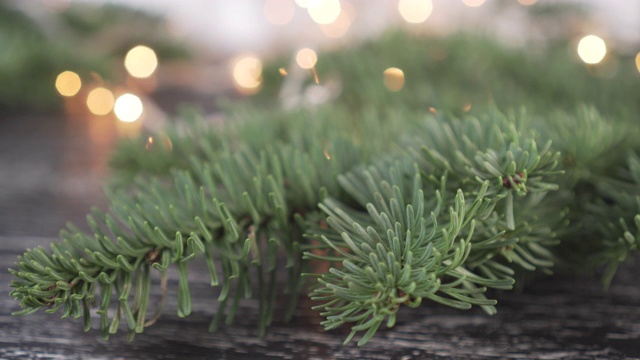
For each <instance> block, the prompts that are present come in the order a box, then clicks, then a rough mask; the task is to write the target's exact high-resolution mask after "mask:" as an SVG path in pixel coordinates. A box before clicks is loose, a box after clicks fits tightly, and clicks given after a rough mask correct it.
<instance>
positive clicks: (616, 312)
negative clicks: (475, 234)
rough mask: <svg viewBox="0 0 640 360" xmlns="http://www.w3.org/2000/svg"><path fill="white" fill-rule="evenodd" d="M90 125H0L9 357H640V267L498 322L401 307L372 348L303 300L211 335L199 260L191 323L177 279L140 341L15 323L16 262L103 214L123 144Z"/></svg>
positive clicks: (4, 322)
mask: <svg viewBox="0 0 640 360" xmlns="http://www.w3.org/2000/svg"><path fill="white" fill-rule="evenodd" d="M92 126H95V125H91V124H87V123H83V122H79V121H75V120H74V121H71V120H64V119H63V118H60V117H49V116H40V117H37V116H36V117H34V116H31V117H21V118H13V119H8V120H7V119H0V268H1V269H3V270H0V293H2V296H0V359H32V358H34V359H35V358H39V359H40V358H42V359H402V360H405V359H434V358H435V359H438V358H440V359H451V358H453V359H465V358H496V359H502V358H518V359H527V358H539V359H625V358H640V281H639V280H638V274H640V264H637V263H636V264H632V263H629V264H626V265H625V266H623V267H622V268H621V269H620V272H619V273H618V275H617V276H616V278H615V279H614V283H613V285H612V287H611V289H610V291H609V292H608V293H604V292H603V291H602V290H601V287H600V283H599V281H598V279H596V278H585V277H575V276H568V275H564V276H555V277H553V278H545V279H540V280H538V281H536V282H535V283H533V284H532V285H531V286H528V287H526V289H525V291H524V292H522V293H517V292H505V293H493V295H495V296H497V298H498V300H499V304H498V314H497V315H494V316H488V315H486V314H484V313H483V312H482V311H481V310H479V309H473V310H471V311H458V310H454V309H450V308H447V307H444V306H439V305H435V304H424V305H423V306H422V307H421V308H419V309H402V310H401V312H400V314H399V317H398V322H397V324H396V326H395V327H394V328H393V329H382V330H380V331H379V332H378V334H377V335H376V336H375V337H374V339H373V340H372V341H371V342H370V343H369V344H368V345H367V346H365V347H357V346H356V345H355V344H349V345H346V346H343V345H342V341H343V340H344V338H345V336H346V335H347V331H346V330H336V331H330V332H325V331H324V330H322V327H321V326H320V325H319V322H320V321H321V319H320V318H319V317H318V316H317V314H316V313H314V312H312V311H310V310H308V309H309V308H310V307H311V305H312V304H311V302H310V301H309V300H308V299H306V298H305V297H304V296H303V295H301V299H302V300H301V303H300V305H299V306H298V308H297V311H296V316H295V318H294V320H293V321H292V322H290V323H284V322H282V321H280V320H279V318H278V316H276V321H275V323H274V324H273V325H272V326H271V327H270V328H269V329H268V331H267V335H266V336H265V337H264V338H263V339H260V338H257V330H256V318H257V306H256V303H255V301H243V302H242V303H241V308H240V311H239V315H238V316H237V318H236V322H235V323H234V324H233V325H230V326H223V327H222V328H221V329H220V330H219V331H218V332H217V333H214V334H211V333H209V332H208V331H207V329H208V327H209V322H210V321H211V318H212V316H213V314H214V313H215V311H216V306H217V304H216V301H215V299H216V297H217V294H218V291H219V290H218V289H213V288H211V287H210V286H209V284H208V275H207V273H206V270H205V267H204V265H203V264H202V263H200V262H198V261H194V262H193V263H192V264H190V273H189V277H190V280H191V285H190V286H191V291H192V300H193V313H192V314H191V315H190V316H189V317H187V318H178V316H177V315H176V302H177V299H176V292H177V291H176V288H177V280H176V279H177V277H176V274H175V272H171V273H170V282H169V297H168V302H167V305H166V307H165V311H164V314H163V316H162V318H161V319H160V320H159V321H158V322H157V323H156V324H155V325H153V326H152V327H150V328H147V329H146V330H145V332H144V333H143V334H141V335H138V336H137V337H136V338H135V340H134V341H133V342H127V341H126V340H125V334H124V333H119V334H116V335H115V336H112V338H111V339H110V340H109V341H108V342H105V341H102V340H101V339H100V335H99V330H97V329H96V327H97V321H94V325H93V327H94V329H92V330H91V331H90V332H88V333H84V332H83V331H82V324H81V322H80V321H75V320H68V319H60V318H59V316H60V315H59V314H58V315H46V314H44V313H42V312H39V313H36V314H33V315H30V316H26V317H14V316H11V315H10V313H11V312H12V311H16V310H18V309H19V308H18V305H17V302H16V301H14V300H13V299H12V298H11V297H10V296H8V295H7V294H8V292H9V291H10V288H9V286H8V283H9V282H10V280H11V275H10V274H9V273H8V272H7V271H6V269H7V268H9V267H12V266H13V263H14V261H15V260H16V257H17V256H18V255H20V254H21V253H22V252H23V251H24V250H25V249H26V248H30V247H35V246H39V245H43V246H46V245H47V244H48V243H49V242H51V241H56V240H57V238H56V234H57V231H58V230H59V229H60V228H61V227H63V226H64V222H65V221H67V220H72V221H74V222H76V223H79V224H80V223H81V222H82V221H83V218H84V215H85V214H86V212H87V210H88V209H89V206H91V205H99V206H101V207H103V208H104V205H105V204H106V202H105V199H104V196H103V195H102V193H101V190H100V189H101V187H102V185H103V181H104V179H105V177H106V176H108V170H107V167H106V159H107V156H108V152H109V150H110V149H111V146H112V144H113V140H114V136H115V135H113V132H110V133H109V132H108V131H111V130H108V129H107V130H108V131H107V130H105V129H102V130H101V131H103V132H102V134H104V132H105V131H107V135H108V136H106V137H104V136H102V137H100V136H99V137H95V136H93V137H92V135H91V134H92V132H95V131H96V130H95V129H93V128H92ZM98 130H100V129H98ZM109 134H111V135H109ZM94 135H95V134H94ZM155 281H156V282H155V284H156V290H154V291H156V292H157V279H156V280H155ZM281 300H282V301H279V302H278V313H280V314H281V313H283V312H284V311H283V310H284V307H285V306H286V301H284V300H285V299H281Z"/></svg>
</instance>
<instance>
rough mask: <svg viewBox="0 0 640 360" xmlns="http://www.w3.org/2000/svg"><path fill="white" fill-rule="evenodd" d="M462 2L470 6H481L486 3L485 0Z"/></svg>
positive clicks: (464, 0)
mask: <svg viewBox="0 0 640 360" xmlns="http://www.w3.org/2000/svg"><path fill="white" fill-rule="evenodd" d="M462 2H463V3H464V4H465V5H467V6H468V7H479V6H482V4H484V2H485V0H462Z"/></svg>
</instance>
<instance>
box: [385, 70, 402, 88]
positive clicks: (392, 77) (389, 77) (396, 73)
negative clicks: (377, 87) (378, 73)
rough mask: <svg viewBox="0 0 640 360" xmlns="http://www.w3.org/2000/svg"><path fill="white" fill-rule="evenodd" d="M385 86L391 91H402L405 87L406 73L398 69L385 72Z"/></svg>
mask: <svg viewBox="0 0 640 360" xmlns="http://www.w3.org/2000/svg"><path fill="white" fill-rule="evenodd" d="M383 75H384V86H386V87H387V89H389V90H391V91H400V89H402V88H403V87H404V72H403V71H402V70H401V69H398V68H397V67H390V68H388V69H387V70H385V71H384V73H383Z"/></svg>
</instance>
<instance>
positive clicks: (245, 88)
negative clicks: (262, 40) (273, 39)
mask: <svg viewBox="0 0 640 360" xmlns="http://www.w3.org/2000/svg"><path fill="white" fill-rule="evenodd" d="M233 81H234V83H235V84H236V88H237V89H238V90H239V91H240V92H241V93H243V94H247V95H250V94H255V93H256V92H257V91H258V89H259V88H260V83H261V81H262V62H261V61H260V59H258V58H257V57H255V56H251V55H248V56H243V57H240V58H238V59H236V60H235V61H234V63H233Z"/></svg>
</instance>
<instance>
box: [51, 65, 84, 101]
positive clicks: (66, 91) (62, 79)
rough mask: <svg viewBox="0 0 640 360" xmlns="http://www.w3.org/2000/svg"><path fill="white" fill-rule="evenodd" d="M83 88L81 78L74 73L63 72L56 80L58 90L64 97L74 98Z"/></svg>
mask: <svg viewBox="0 0 640 360" xmlns="http://www.w3.org/2000/svg"><path fill="white" fill-rule="evenodd" d="M81 87H82V81H81V80H80V76H78V74H76V73H74V72H73V71H63V72H61V73H60V75H58V77H57V78H56V90H58V92H59V93H60V95H62V96H74V95H75V94H77V93H78V91H80V88H81Z"/></svg>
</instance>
